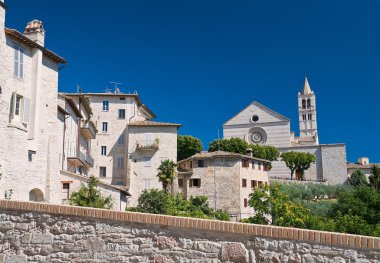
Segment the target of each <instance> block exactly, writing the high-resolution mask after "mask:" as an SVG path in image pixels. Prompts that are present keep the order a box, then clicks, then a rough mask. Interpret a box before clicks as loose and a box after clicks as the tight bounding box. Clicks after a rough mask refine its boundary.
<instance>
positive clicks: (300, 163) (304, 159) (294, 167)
mask: <svg viewBox="0 0 380 263" xmlns="http://www.w3.org/2000/svg"><path fill="white" fill-rule="evenodd" d="M281 158H282V160H283V161H284V162H285V164H286V166H287V167H288V168H289V169H290V179H293V175H294V172H295V171H299V172H300V173H301V178H302V179H303V178H304V174H305V171H306V170H307V169H309V168H310V166H311V164H313V163H315V161H316V158H315V156H314V155H313V154H311V153H307V152H294V151H290V152H284V153H282V154H281Z"/></svg>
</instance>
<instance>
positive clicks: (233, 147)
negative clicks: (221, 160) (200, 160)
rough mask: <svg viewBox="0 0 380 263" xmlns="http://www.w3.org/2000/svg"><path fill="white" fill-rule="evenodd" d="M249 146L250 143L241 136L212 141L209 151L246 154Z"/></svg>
mask: <svg viewBox="0 0 380 263" xmlns="http://www.w3.org/2000/svg"><path fill="white" fill-rule="evenodd" d="M248 146H249V145H248V143H247V142H246V141H244V140H242V139H240V138H230V139H221V140H214V141H213V142H211V143H210V145H209V148H208V151H209V152H215V151H225V152H232V153H240V154H246V152H247V149H248Z"/></svg>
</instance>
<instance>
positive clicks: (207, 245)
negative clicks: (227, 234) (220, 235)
mask: <svg viewBox="0 0 380 263" xmlns="http://www.w3.org/2000/svg"><path fill="white" fill-rule="evenodd" d="M193 248H194V249H196V250H199V251H202V252H206V253H219V251H220V248H221V244H219V243H216V242H210V241H195V242H194V245H193Z"/></svg>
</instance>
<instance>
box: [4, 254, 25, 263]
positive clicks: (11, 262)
mask: <svg viewBox="0 0 380 263" xmlns="http://www.w3.org/2000/svg"><path fill="white" fill-rule="evenodd" d="M26 262H27V256H26V255H14V254H10V255H9V254H8V255H5V261H4V263H26Z"/></svg>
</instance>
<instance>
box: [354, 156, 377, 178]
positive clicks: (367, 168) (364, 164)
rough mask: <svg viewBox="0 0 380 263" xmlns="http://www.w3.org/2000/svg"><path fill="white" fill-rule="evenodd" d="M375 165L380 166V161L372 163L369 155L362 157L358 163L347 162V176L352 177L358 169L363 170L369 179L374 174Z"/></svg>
mask: <svg viewBox="0 0 380 263" xmlns="http://www.w3.org/2000/svg"><path fill="white" fill-rule="evenodd" d="M373 165H376V166H379V167H380V163H370V162H369V158H368V157H360V158H359V159H358V162H357V163H347V176H348V177H350V176H351V174H352V173H353V172H355V171H356V170H361V171H363V172H364V174H365V176H366V177H367V179H368V177H370V176H371V175H372V169H371V167H372V166H373Z"/></svg>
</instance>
